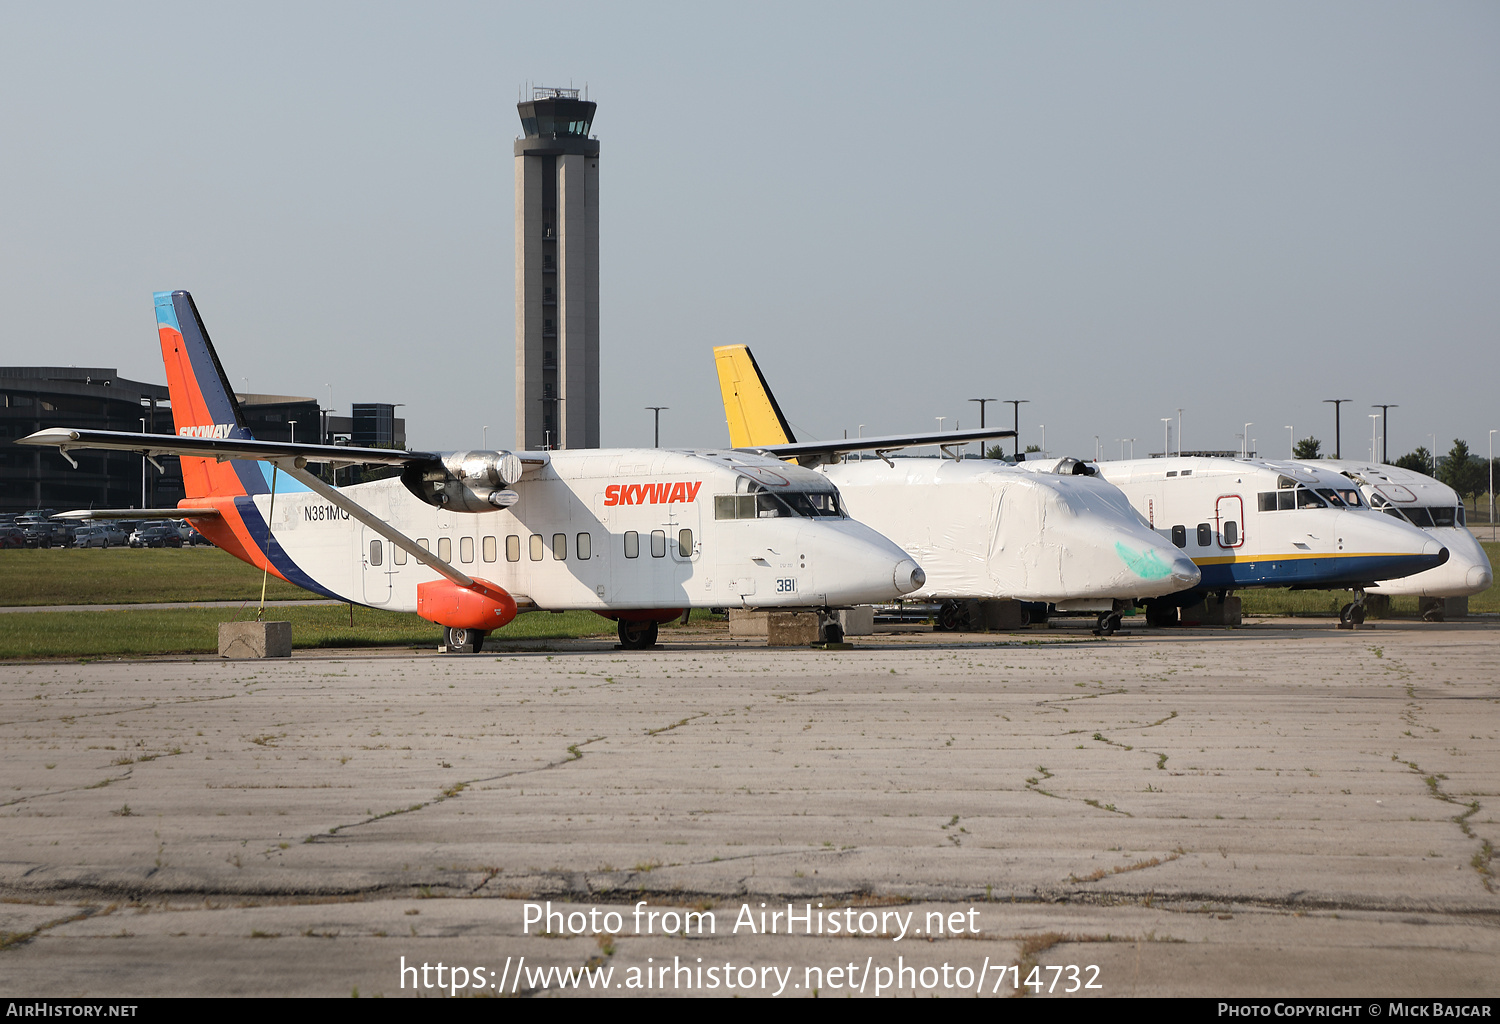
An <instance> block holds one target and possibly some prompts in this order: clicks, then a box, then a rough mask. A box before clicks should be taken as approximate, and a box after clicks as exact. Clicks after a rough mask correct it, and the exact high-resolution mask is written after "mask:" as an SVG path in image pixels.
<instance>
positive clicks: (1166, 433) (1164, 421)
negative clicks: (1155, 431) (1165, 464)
mask: <svg viewBox="0 0 1500 1024" xmlns="http://www.w3.org/2000/svg"><path fill="white" fill-rule="evenodd" d="M1171 437H1172V417H1170V416H1163V417H1162V418H1161V457H1162V458H1164V459H1165V458H1168V457H1169V456H1171V454H1172V451H1171V447H1170V446H1171V444H1172V441H1171Z"/></svg>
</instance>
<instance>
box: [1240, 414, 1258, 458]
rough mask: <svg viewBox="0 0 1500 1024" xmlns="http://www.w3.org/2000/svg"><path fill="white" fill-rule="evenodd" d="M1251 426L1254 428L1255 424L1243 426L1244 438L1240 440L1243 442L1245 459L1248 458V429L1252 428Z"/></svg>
mask: <svg viewBox="0 0 1500 1024" xmlns="http://www.w3.org/2000/svg"><path fill="white" fill-rule="evenodd" d="M1253 426H1255V424H1253V423H1246V424H1245V433H1244V436H1243V437H1242V438H1241V440H1243V441H1244V442H1245V458H1247V459H1248V458H1249V457H1250V428H1251V427H1253Z"/></svg>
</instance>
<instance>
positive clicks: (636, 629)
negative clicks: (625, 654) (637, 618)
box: [619, 619, 657, 651]
mask: <svg viewBox="0 0 1500 1024" xmlns="http://www.w3.org/2000/svg"><path fill="white" fill-rule="evenodd" d="M656 631H657V624H656V623H654V622H626V621H625V620H624V619H621V620H620V626H619V634H620V646H621V647H624V648H625V649H626V650H631V651H644V650H647V649H648V648H651V647H655V646H656Z"/></svg>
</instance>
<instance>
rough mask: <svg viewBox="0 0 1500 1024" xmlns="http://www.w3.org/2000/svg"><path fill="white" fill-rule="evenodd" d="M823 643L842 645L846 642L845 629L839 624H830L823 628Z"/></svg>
mask: <svg viewBox="0 0 1500 1024" xmlns="http://www.w3.org/2000/svg"><path fill="white" fill-rule="evenodd" d="M823 642H824V643H825V644H841V643H843V642H844V627H843V626H840V625H839V624H838V623H837V622H830V623H829V624H828V625H826V626H824V627H823Z"/></svg>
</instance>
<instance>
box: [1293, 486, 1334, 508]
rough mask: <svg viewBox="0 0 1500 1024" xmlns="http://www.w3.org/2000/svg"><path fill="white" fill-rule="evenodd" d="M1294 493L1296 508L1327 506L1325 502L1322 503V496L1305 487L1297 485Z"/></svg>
mask: <svg viewBox="0 0 1500 1024" xmlns="http://www.w3.org/2000/svg"><path fill="white" fill-rule="evenodd" d="M1295 493H1296V495H1297V507H1298V508H1327V507H1328V506H1327V505H1326V504H1324V502H1323V499H1322V498H1320V497H1318V496H1317V495H1316V494H1314V493H1313V492H1312V491H1309V490H1308V489H1307V488H1306V487H1299V488H1297V490H1296V492H1295Z"/></svg>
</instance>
